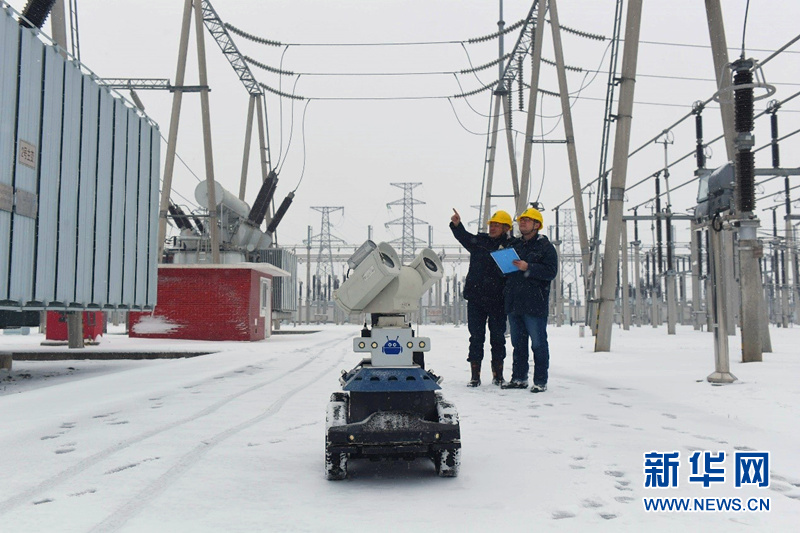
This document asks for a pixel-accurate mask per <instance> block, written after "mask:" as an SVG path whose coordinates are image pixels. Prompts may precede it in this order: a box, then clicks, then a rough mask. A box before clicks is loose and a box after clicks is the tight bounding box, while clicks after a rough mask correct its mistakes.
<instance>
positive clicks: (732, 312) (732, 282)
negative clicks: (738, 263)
mask: <svg viewBox="0 0 800 533" xmlns="http://www.w3.org/2000/svg"><path fill="white" fill-rule="evenodd" d="M721 240H722V245H721V246H720V248H721V252H720V254H721V256H720V261H721V262H722V271H723V272H724V273H725V275H724V276H723V279H721V280H718V281H717V283H719V284H720V288H719V290H720V292H721V293H722V294H723V296H724V299H725V307H724V308H723V309H722V312H723V313H724V314H725V321H726V325H727V328H726V331H727V333H728V335H736V325H737V322H738V320H737V319H738V318H739V312H738V311H737V310H738V309H739V299H738V298H737V297H736V294H737V291H736V288H737V286H738V284H737V283H736V276H735V272H734V270H735V269H734V264H733V258H734V248H735V245H734V241H733V231H729V230H726V231H724V232H723V233H722V235H721Z"/></svg>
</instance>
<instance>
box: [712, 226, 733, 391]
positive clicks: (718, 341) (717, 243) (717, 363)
mask: <svg viewBox="0 0 800 533" xmlns="http://www.w3.org/2000/svg"><path fill="white" fill-rule="evenodd" d="M708 232H709V234H710V236H711V239H710V241H711V243H710V244H711V250H710V253H709V259H710V261H709V263H710V264H709V269H708V272H709V274H708V279H709V280H710V283H709V285H710V287H711V298H710V301H711V303H712V306H713V309H712V312H711V313H710V315H711V316H712V317H713V325H712V328H711V329H712V331H713V332H714V372H713V373H711V374H710V375H709V376H708V377H707V378H706V379H707V380H708V381H709V382H711V383H733V382H734V381H736V376H734V375H733V374H731V365H730V358H729V355H728V333H727V331H726V329H727V325H726V323H725V322H726V320H725V316H724V314H723V313H722V308H723V307H724V306H725V303H726V302H725V296H724V294H722V291H720V290H718V289H719V286H718V285H717V282H718V281H719V280H720V279H722V278H723V277H724V276H725V272H724V269H723V268H722V266H723V265H722V253H721V252H722V250H721V247H722V246H721V244H722V231H717V230H715V229H714V228H712V227H709V229H708Z"/></svg>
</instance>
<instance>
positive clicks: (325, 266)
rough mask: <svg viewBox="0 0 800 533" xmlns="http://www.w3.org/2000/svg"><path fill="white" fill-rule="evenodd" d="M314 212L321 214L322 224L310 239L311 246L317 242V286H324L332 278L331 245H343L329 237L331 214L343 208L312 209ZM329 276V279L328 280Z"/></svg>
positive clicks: (340, 240)
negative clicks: (317, 232)
mask: <svg viewBox="0 0 800 533" xmlns="http://www.w3.org/2000/svg"><path fill="white" fill-rule="evenodd" d="M311 209H313V210H314V211H319V212H320V213H322V223H321V224H320V232H319V234H318V235H314V236H313V237H311V244H313V243H315V242H319V252H318V253H317V284H319V286H320V287H322V286H324V285H325V284H326V283H327V282H328V279H331V278H332V277H333V250H332V244H333V243H334V242H336V244H345V242H344V240H342V239H340V238H338V237H334V236H332V235H331V213H335V212H336V211H339V210H341V211H342V213H344V207H330V206H325V207H312V208H311ZM329 276H330V277H331V278H329Z"/></svg>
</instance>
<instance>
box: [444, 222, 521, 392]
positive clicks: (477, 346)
mask: <svg viewBox="0 0 800 533" xmlns="http://www.w3.org/2000/svg"><path fill="white" fill-rule="evenodd" d="M511 224H512V221H511V215H509V214H508V213H507V212H505V211H497V212H495V213H494V214H493V215H492V218H490V219H489V232H488V233H477V234H475V235H473V234H472V233H470V232H468V231H467V230H466V229H464V225H463V224H462V223H461V215H459V214H458V211H456V210H455V209H453V216H451V217H450V229H451V230H452V232H453V235H454V236H455V238H456V239H457V240H458V242H460V243H461V245H462V246H463V247H464V248H466V250H467V251H468V252H469V271H468V272H467V278H466V280H465V281H464V299H465V300H467V328H468V329H469V353H468V355H467V361H469V364H470V370H471V377H470V380H469V382H468V383H467V386H469V387H478V386H480V384H481V363H482V362H483V345H484V344H485V342H486V324H487V322H488V324H489V345H490V346H491V353H492V383H493V384H495V385H502V384H503V383H504V380H503V361H504V360H505V358H506V338H505V335H506V314H505V311H504V310H503V285H504V284H505V279H504V276H503V273H502V272H501V271H500V269H499V268H498V266H497V264H496V263H495V261H494V259H492V257H491V255H489V254H490V253H491V252H494V251H495V250H498V249H500V248H507V247H508V246H509V243H510V242H511V238H510V236H509V234H508V232H509V231H511Z"/></svg>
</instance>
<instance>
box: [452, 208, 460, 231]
mask: <svg viewBox="0 0 800 533" xmlns="http://www.w3.org/2000/svg"><path fill="white" fill-rule="evenodd" d="M453 213H454V215H453V216H451V217H450V222H452V223H453V225H454V226H458V225H459V224H461V215H459V214H458V211H456V208H455V207H454V208H453Z"/></svg>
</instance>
